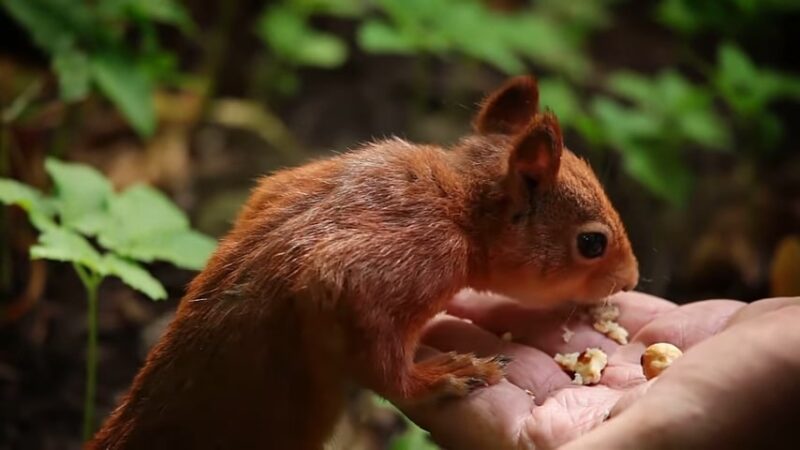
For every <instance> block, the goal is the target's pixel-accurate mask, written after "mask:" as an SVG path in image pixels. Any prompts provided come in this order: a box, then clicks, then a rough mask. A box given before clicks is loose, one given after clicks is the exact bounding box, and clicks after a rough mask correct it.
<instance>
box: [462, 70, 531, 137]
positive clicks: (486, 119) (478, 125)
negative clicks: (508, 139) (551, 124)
mask: <svg viewBox="0 0 800 450" xmlns="http://www.w3.org/2000/svg"><path fill="white" fill-rule="evenodd" d="M538 109H539V86H538V85H537V83H536V79H535V78H533V77H532V76H519V77H514V78H512V79H510V80H509V81H508V82H506V84H504V85H503V86H502V87H500V88H499V89H497V90H496V91H494V92H493V93H492V94H490V95H489V96H488V97H486V99H485V100H484V101H483V103H482V104H481V109H480V111H479V112H478V115H477V116H476V117H475V121H474V122H473V127H474V128H475V131H476V132H477V133H479V134H493V133H495V134H516V133H518V132H519V131H521V130H523V129H524V128H525V127H526V126H527V125H528V124H530V122H531V120H532V119H533V116H534V115H535V114H536V111H538Z"/></svg>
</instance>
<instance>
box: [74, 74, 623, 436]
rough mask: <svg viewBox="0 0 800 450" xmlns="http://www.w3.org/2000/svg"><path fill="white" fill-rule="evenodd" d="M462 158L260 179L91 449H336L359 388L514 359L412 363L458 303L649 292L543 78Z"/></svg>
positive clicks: (504, 95) (399, 390) (432, 389)
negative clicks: (545, 97)
mask: <svg viewBox="0 0 800 450" xmlns="http://www.w3.org/2000/svg"><path fill="white" fill-rule="evenodd" d="M473 128H474V133H473V134H472V135H470V136H467V137H465V138H464V139H462V140H461V141H459V142H458V143H457V144H455V145H454V146H453V147H452V148H450V149H447V150H446V149H443V148H441V147H437V146H433V145H419V144H412V143H408V142H406V141H403V140H401V139H396V138H395V139H389V140H384V141H380V142H374V143H370V144H366V145H364V146H363V147H361V148H359V149H356V150H353V151H351V152H348V153H345V154H341V155H337V156H334V157H331V158H328V159H323V160H318V161H315V162H312V163H310V164H307V165H304V166H301V167H298V168H293V169H287V170H282V171H279V172H277V173H275V174H273V175H271V176H268V177H265V178H263V179H262V180H261V181H260V182H259V184H258V187H257V188H256V189H255V190H254V192H253V194H252V196H251V197H250V199H249V200H248V202H247V204H246V205H245V206H244V209H243V211H242V212H241V213H240V215H239V217H238V219H237V221H236V224H235V226H234V228H233V230H232V231H231V232H230V233H229V234H228V235H227V236H226V237H225V238H224V239H223V240H222V242H221V243H220V245H219V248H218V249H217V251H216V253H215V254H214V255H213V256H212V257H211V259H210V261H209V263H208V265H207V266H206V268H205V270H203V271H202V272H201V273H200V274H199V275H198V276H197V277H196V278H195V279H194V280H193V281H192V283H191V285H190V286H189V289H188V292H187V293H186V295H185V297H184V298H183V300H182V301H181V304H180V306H179V308H178V311H177V315H176V317H175V319H174V320H173V322H172V323H171V325H170V326H169V328H168V330H167V332H166V334H165V335H164V336H163V338H162V339H161V340H160V342H159V343H158V344H157V345H156V346H155V347H154V348H153V350H152V351H151V352H150V354H149V355H148V357H147V361H146V363H145V365H144V367H143V368H142V369H141V371H140V372H139V373H138V375H137V376H136V378H135V380H134V382H133V386H132V388H131V389H130V391H129V392H128V393H127V395H126V396H125V397H124V399H123V400H122V402H121V405H120V406H119V407H118V408H117V409H116V410H114V411H113V412H112V414H111V415H110V417H109V418H108V419H107V421H106V422H105V424H104V425H103V427H102V428H101V429H100V431H99V432H98V433H97V434H96V436H95V437H94V439H93V440H92V441H91V442H90V443H89V444H88V445H87V448H88V449H98V450H116V449H276V450H282V449H290V450H294V449H301V450H306V449H308V450H312V449H313V450H317V449H321V448H322V446H323V443H324V442H325V440H326V438H327V437H328V435H329V434H330V433H331V431H332V428H333V425H334V423H335V422H336V419H337V416H338V414H339V413H340V410H341V409H342V407H343V403H344V394H345V390H346V386H348V385H350V384H357V385H360V386H363V387H366V388H369V389H372V390H373V391H375V392H376V393H378V394H380V395H382V396H385V397H387V398H390V399H398V400H402V401H404V402H408V401H425V400H426V399H434V398H438V397H442V396H463V395H467V394H468V393H469V392H471V391H473V390H474V389H477V388H479V387H481V386H485V385H490V384H494V383H496V382H498V381H499V380H501V379H502V377H503V373H504V366H505V365H506V364H507V363H508V362H509V360H508V359H507V358H505V357H502V356H496V357H488V358H477V357H475V356H474V355H461V354H445V355H442V356H440V357H436V358H433V359H428V360H423V361H420V362H415V361H414V353H415V350H416V347H417V344H418V341H419V339H420V334H421V332H422V329H423V325H424V324H425V323H426V322H427V321H428V320H429V319H431V318H432V317H433V316H434V315H435V314H436V313H438V312H440V311H442V310H443V309H445V307H446V304H447V302H448V301H449V300H450V299H451V298H452V297H453V296H454V294H456V293H457V292H458V291H459V290H461V289H463V288H466V287H471V288H473V289H477V290H489V291H494V292H497V293H501V294H506V295H508V296H510V297H513V298H517V299H519V300H520V301H527V302H531V303H535V304H537V305H555V304H558V303H561V302H566V301H577V302H585V303H591V302H597V301H600V300H602V299H604V298H606V297H607V296H608V295H610V294H613V293H615V292H617V291H619V290H629V289H632V288H633V287H634V286H635V285H636V283H637V281H638V268H637V267H638V266H637V261H636V258H635V257H634V255H633V252H632V250H631V245H630V243H629V241H628V238H627V235H626V233H625V230H624V228H623V225H622V223H621V221H620V219H619V216H618V214H617V212H616V211H615V210H614V208H613V207H612V205H611V203H610V202H609V200H608V198H607V197H606V195H605V193H604V191H603V189H602V187H601V186H600V183H599V182H598V180H597V178H596V177H595V175H594V174H593V173H592V170H591V169H590V168H589V166H588V165H587V164H586V162H584V161H583V160H581V159H580V158H578V157H577V156H575V155H574V154H573V153H572V152H570V151H569V150H567V149H566V148H564V144H563V142H562V134H561V130H560V128H559V124H558V120H557V119H556V117H555V116H554V115H553V114H552V113H550V112H541V111H539V92H538V87H537V84H536V81H535V79H534V78H532V77H517V78H513V79H511V80H510V81H508V82H507V83H506V84H505V85H504V86H502V87H501V88H499V89H498V90H497V91H496V92H494V93H493V94H491V95H489V96H488V97H487V98H486V99H485V100H484V102H483V103H482V105H481V107H480V111H479V112H478V114H477V116H476V118H475V120H474V124H473Z"/></svg>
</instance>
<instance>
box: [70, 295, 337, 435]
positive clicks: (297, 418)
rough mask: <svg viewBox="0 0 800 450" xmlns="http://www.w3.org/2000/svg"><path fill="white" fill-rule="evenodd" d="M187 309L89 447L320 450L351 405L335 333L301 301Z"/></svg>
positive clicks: (209, 302) (204, 302) (207, 303)
mask: <svg viewBox="0 0 800 450" xmlns="http://www.w3.org/2000/svg"><path fill="white" fill-rule="evenodd" d="M186 302H189V300H187V299H184V304H182V305H181V308H180V309H179V311H178V315H177V317H176V318H175V320H174V321H173V323H172V324H171V325H170V327H169V329H168V331H167V334H166V335H165V336H164V337H163V338H162V339H161V341H160V342H159V343H158V344H157V345H156V347H154V348H153V350H152V351H151V352H150V354H149V355H148V357H147V361H146V363H145V365H144V367H143V368H142V369H141V371H140V372H139V373H138V374H137V376H136V378H135V380H134V383H133V386H132V388H131V390H130V391H129V392H128V394H127V395H126V396H125V397H124V399H123V400H122V402H121V405H120V406H119V407H118V408H117V409H116V410H114V411H113V412H112V413H111V416H110V417H109V418H108V420H107V421H106V422H105V424H104V425H103V427H102V428H101V429H100V431H99V432H98V433H97V434H96V436H95V438H94V439H93V440H92V441H91V442H90V443H89V444H87V447H86V448H87V449H91V450H94V449H97V450H117V449H162V448H163V449H176V448H186V449H221V448H269V449H276V450H280V449H287V450H289V449H290V450H294V449H302V450H305V449H308V450H317V449H321V448H322V445H323V442H324V441H325V439H326V438H327V437H328V435H329V434H330V432H331V430H332V428H333V426H334V424H335V421H336V418H337V416H338V414H339V412H340V410H341V406H342V402H343V392H342V390H343V386H342V377H341V375H340V374H341V372H340V371H339V370H337V366H338V365H339V364H341V363H340V362H337V361H335V359H336V355H334V354H332V353H331V352H330V351H328V350H329V348H328V347H330V345H331V344H330V343H331V342H334V341H335V339H334V340H332V339H330V337H329V336H320V335H318V334H316V333H318V331H316V330H330V328H327V327H321V328H317V326H316V325H319V324H313V323H307V322H308V321H309V319H308V318H307V317H305V316H304V315H303V314H302V313H300V312H299V311H298V308H297V306H298V302H297V301H296V299H288V298H285V299H273V300H271V301H268V302H266V301H264V300H263V299H245V298H229V297H225V296H222V297H219V298H208V299H194V302H193V303H191V304H187V303H186ZM311 320H312V321H313V319H311ZM333 345H334V346H335V344H333Z"/></svg>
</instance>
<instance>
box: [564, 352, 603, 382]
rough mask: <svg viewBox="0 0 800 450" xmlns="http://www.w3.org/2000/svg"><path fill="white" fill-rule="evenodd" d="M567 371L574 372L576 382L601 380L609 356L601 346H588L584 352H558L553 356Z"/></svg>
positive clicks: (573, 380)
mask: <svg viewBox="0 0 800 450" xmlns="http://www.w3.org/2000/svg"><path fill="white" fill-rule="evenodd" d="M553 359H555V361H556V362H557V363H558V365H559V366H561V368H562V369H564V370H566V371H567V372H572V373H573V377H574V378H573V379H572V382H573V383H574V384H582V385H590V384H597V383H598V382H600V377H601V376H602V374H603V369H605V368H606V365H607V364H608V356H607V355H606V354H605V353H604V352H603V351H602V350H600V349H599V348H587V349H586V350H584V351H583V352H582V353H566V354H561V353H557V354H556V356H555V357H554V358H553Z"/></svg>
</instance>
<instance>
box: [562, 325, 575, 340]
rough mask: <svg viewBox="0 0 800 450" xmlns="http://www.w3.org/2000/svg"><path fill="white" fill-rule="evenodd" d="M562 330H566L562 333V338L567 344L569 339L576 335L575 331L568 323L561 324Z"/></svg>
mask: <svg viewBox="0 0 800 450" xmlns="http://www.w3.org/2000/svg"><path fill="white" fill-rule="evenodd" d="M561 330H562V331H564V332H563V333H562V334H561V340H563V341H564V343H565V344H569V341H571V340H572V337H573V336H575V332H574V331H572V330H571V329H570V328H569V327H567V326H566V325H561Z"/></svg>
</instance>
